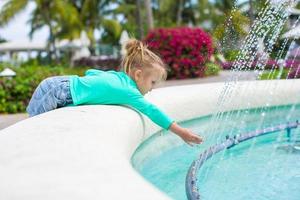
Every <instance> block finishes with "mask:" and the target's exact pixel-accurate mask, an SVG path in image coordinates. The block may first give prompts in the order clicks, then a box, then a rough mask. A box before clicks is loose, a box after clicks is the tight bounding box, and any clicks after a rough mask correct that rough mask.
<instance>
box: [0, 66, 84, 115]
mask: <svg viewBox="0 0 300 200" xmlns="http://www.w3.org/2000/svg"><path fill="white" fill-rule="evenodd" d="M3 68H4V67H3V66H0V70H3ZM11 69H12V70H14V71H15V72H16V73H17V75H16V76H15V77H13V78H11V79H10V78H6V77H0V113H17V112H25V109H26V106H27V105H28V102H29V100H30V98H31V95H32V94H33V92H34V90H35V88H36V87H37V86H38V84H39V83H40V82H41V81H42V80H43V79H45V78H47V77H49V76H58V75H71V74H77V75H83V74H84V71H85V70H86V69H87V68H76V69H71V68H65V67H60V66H57V67H53V66H52V67H50V66H22V67H18V68H16V67H11Z"/></svg>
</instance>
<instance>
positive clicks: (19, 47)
mask: <svg viewBox="0 0 300 200" xmlns="http://www.w3.org/2000/svg"><path fill="white" fill-rule="evenodd" d="M46 47H47V43H46V42H30V41H14V42H5V43H0V52H1V51H2V52H3V51H27V50H40V51H42V50H46Z"/></svg>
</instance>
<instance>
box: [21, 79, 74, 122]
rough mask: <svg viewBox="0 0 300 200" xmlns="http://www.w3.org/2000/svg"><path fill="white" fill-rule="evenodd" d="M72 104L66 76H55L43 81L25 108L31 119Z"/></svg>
mask: <svg viewBox="0 0 300 200" xmlns="http://www.w3.org/2000/svg"><path fill="white" fill-rule="evenodd" d="M70 103H72V98H71V93H70V84H69V77H68V76H55V77H50V78H47V79H45V80H43V81H42V82H41V83H40V84H39V86H38V87H37V88H36V90H35V91H34V93H33V95H32V97H31V100H30V102H29V104H28V107H27V109H26V110H27V112H28V113H29V115H30V116H31V117H32V116H34V115H38V114H41V113H44V112H47V111H50V110H54V109H56V108H59V107H63V106H65V105H67V104H70Z"/></svg>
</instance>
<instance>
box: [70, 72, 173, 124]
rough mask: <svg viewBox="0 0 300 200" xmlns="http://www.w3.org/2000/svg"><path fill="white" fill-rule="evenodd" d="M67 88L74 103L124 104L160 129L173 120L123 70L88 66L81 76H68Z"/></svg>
mask: <svg viewBox="0 0 300 200" xmlns="http://www.w3.org/2000/svg"><path fill="white" fill-rule="evenodd" d="M70 90H71V95H72V99H73V104H74V105H83V104H84V105H91V104H108V105H116V104H117V105H128V106H130V107H132V108H134V109H136V110H138V111H140V112H141V113H143V114H144V115H146V116H148V117H149V118H150V119H151V120H152V121H153V122H154V123H156V124H157V125H159V126H161V127H162V128H164V129H169V127H170V125H171V124H172V122H173V120H172V119H171V118H170V117H168V116H167V115H166V114H165V113H164V112H162V111H161V110H160V109H159V108H157V107H156V106H155V105H153V104H152V103H150V102H148V101H147V100H146V99H145V98H144V97H143V95H142V94H141V93H140V91H139V90H138V88H137V85H136V83H135V81H134V80H132V79H131V78H130V77H129V76H128V75H127V74H126V73H124V72H116V71H101V70H96V69H89V70H87V71H86V72H85V76H83V77H80V76H77V75H75V76H71V77H70Z"/></svg>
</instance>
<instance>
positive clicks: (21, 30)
mask: <svg viewBox="0 0 300 200" xmlns="http://www.w3.org/2000/svg"><path fill="white" fill-rule="evenodd" d="M6 1H7V0H0V10H1V8H2V7H3V5H4V4H5V2H6ZM238 1H239V2H244V1H245V0H238ZM34 7H35V4H34V3H33V2H30V3H29V4H28V6H27V7H26V9H25V10H24V11H23V12H21V13H18V14H17V15H16V17H15V18H14V19H13V20H12V21H11V22H10V23H9V24H8V25H7V26H5V27H0V37H2V38H4V39H6V40H8V41H16V42H17V41H29V40H30V38H29V36H28V34H29V32H30V26H29V25H28V24H27V22H28V20H29V17H30V13H31V11H32V10H33V9H34ZM48 34H49V33H48V29H47V27H44V28H42V29H41V30H39V31H36V32H35V33H34V35H33V39H32V40H33V41H39V42H44V41H46V40H47V38H48Z"/></svg>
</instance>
